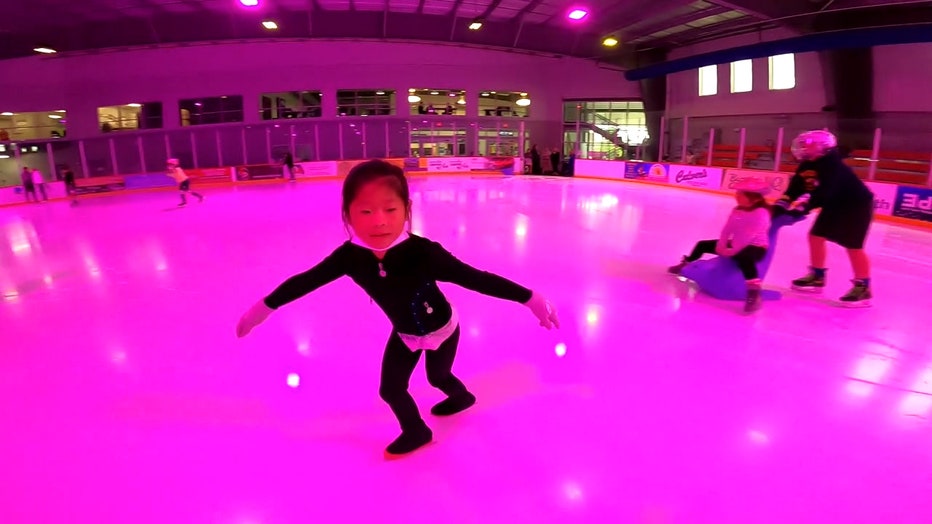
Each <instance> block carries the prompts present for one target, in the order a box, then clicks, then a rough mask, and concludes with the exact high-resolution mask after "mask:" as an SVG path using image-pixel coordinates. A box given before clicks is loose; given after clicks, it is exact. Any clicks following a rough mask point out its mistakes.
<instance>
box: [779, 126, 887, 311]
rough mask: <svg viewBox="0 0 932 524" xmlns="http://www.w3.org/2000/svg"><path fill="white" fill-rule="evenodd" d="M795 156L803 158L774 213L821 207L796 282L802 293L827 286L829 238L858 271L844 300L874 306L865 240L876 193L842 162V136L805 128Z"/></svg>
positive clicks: (794, 284)
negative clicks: (804, 267)
mask: <svg viewBox="0 0 932 524" xmlns="http://www.w3.org/2000/svg"><path fill="white" fill-rule="evenodd" d="M791 150H792V152H793V156H795V157H796V159H798V160H799V161H800V164H799V167H798V168H797V170H796V174H795V175H794V176H793V178H792V179H791V180H790V183H789V186H788V187H787V190H786V193H785V194H784V195H783V196H782V197H781V198H780V199H779V200H777V202H776V203H775V206H774V208H775V211H777V212H781V211H785V212H792V213H808V212H809V211H811V210H813V209H821V211H820V213H819V216H818V218H816V221H815V224H813V226H812V229H811V230H810V231H809V259H810V267H809V273H808V274H807V275H806V276H804V277H802V278H798V279H796V280H794V281H793V289H796V290H798V291H808V292H821V291H822V290H823V289H824V288H825V272H826V267H825V258H826V248H825V243H826V241H831V242H834V243H836V244H838V245H840V246H842V247H844V248H845V249H846V250H847V251H848V258H849V259H850V260H851V267H852V269H853V270H854V280H853V283H854V287H853V288H852V289H851V290H850V291H849V292H848V293H847V294H845V295H844V296H843V297H841V299H840V301H841V303H842V304H843V305H846V306H851V307H867V306H870V301H871V298H872V296H871V288H870V281H871V279H870V260H869V259H868V257H867V253H865V252H864V241H865V239H866V238H867V232H868V230H869V229H870V225H871V222H873V219H874V194H873V193H871V191H870V189H868V188H867V186H866V185H865V184H864V182H862V181H861V179H859V178H858V176H857V175H856V174H855V173H854V171H852V169H851V168H850V167H848V166H847V165H846V164H845V163H844V162H843V157H842V155H841V154H840V153H839V151H838V139H837V138H835V135H833V134H832V133H830V132H828V131H825V130H822V131H807V132H805V133H802V134H800V135H799V136H798V137H796V139H795V140H794V141H793V145H792V147H791Z"/></svg>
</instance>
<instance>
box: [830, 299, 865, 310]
mask: <svg viewBox="0 0 932 524" xmlns="http://www.w3.org/2000/svg"><path fill="white" fill-rule="evenodd" d="M838 303H839V304H840V305H841V307H843V308H847V309H865V308H869V307H873V304H872V303H871V301H870V300H858V301H857V302H844V301H842V300H839V301H838Z"/></svg>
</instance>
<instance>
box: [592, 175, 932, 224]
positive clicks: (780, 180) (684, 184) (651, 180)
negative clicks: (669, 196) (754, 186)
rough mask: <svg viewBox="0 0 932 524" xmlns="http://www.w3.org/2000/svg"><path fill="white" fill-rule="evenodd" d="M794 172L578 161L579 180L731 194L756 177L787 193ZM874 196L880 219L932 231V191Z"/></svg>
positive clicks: (890, 188) (897, 189) (894, 189)
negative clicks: (614, 181) (588, 179)
mask: <svg viewBox="0 0 932 524" xmlns="http://www.w3.org/2000/svg"><path fill="white" fill-rule="evenodd" d="M793 175H794V173H789V172H782V171H766V170H759V169H730V168H716V167H707V166H695V165H683V164H666V163H651V162H623V161H613V160H576V175H575V176H576V178H590V179H599V180H617V181H622V182H637V183H643V184H653V185H660V186H666V187H670V186H675V187H676V188H677V189H688V190H693V191H702V192H705V193H714V194H720V195H731V194H732V193H733V192H734V189H733V188H734V186H735V185H736V184H737V183H738V182H741V181H742V180H745V179H748V178H753V179H756V180H761V181H764V182H766V183H767V184H768V185H769V186H770V187H771V189H772V194H774V195H781V194H783V192H784V191H786V187H787V185H788V184H789V181H790V178H792V177H793ZM865 184H867V186H868V187H869V188H870V190H871V191H872V192H873V193H874V213H875V217H876V218H877V220H880V221H882V222H889V223H894V224H899V225H904V226H910V227H918V228H922V229H932V188H928V187H920V186H911V185H901V184H893V183H888V182H869V181H865Z"/></svg>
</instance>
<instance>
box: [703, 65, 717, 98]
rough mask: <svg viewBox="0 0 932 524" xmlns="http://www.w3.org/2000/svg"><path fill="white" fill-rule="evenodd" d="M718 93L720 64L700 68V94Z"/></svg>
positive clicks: (710, 94)
mask: <svg viewBox="0 0 932 524" xmlns="http://www.w3.org/2000/svg"><path fill="white" fill-rule="evenodd" d="M717 94H718V66H717V65H715V64H713V65H708V66H705V67H700V68H699V96H712V95H717Z"/></svg>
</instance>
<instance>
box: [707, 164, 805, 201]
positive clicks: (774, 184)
mask: <svg viewBox="0 0 932 524" xmlns="http://www.w3.org/2000/svg"><path fill="white" fill-rule="evenodd" d="M792 177H793V174H792V173H781V172H779V171H759V170H755V169H729V170H727V171H725V179H724V180H723V181H722V189H734V188H735V186H736V185H737V184H738V183H739V182H741V181H743V180H746V179H748V178H752V179H754V180H761V181H764V182H766V183H767V185H768V186H770V190H771V191H773V193H772V194H771V195H770V196H780V195H782V194H783V193H784V192H785V191H786V187H787V186H788V185H789V183H790V178H792Z"/></svg>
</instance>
